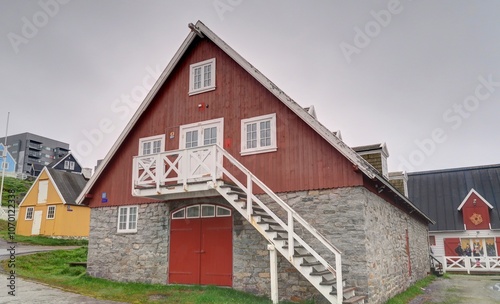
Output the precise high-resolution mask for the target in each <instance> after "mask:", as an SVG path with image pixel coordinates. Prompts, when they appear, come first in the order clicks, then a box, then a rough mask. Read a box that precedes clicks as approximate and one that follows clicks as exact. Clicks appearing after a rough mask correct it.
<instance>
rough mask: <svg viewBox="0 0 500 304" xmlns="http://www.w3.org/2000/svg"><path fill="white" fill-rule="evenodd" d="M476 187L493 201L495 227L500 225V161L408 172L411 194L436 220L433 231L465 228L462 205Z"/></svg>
mask: <svg viewBox="0 0 500 304" xmlns="http://www.w3.org/2000/svg"><path fill="white" fill-rule="evenodd" d="M472 189H474V191H475V192H477V193H478V194H479V195H480V197H483V198H484V200H485V201H486V202H487V203H488V204H490V206H491V207H492V209H491V211H490V220H491V228H492V229H500V210H499V209H500V164H497V165H490V166H478V167H466V168H455V169H447V170H435V171H426V172H413V173H408V196H409V198H410V199H411V201H412V202H413V203H414V204H415V205H417V207H419V208H420V209H421V210H422V211H423V212H425V213H426V214H428V215H429V216H430V217H431V218H433V219H435V220H436V224H434V225H430V226H429V230H430V231H461V230H464V222H463V217H462V213H461V211H459V210H458V207H459V206H460V205H461V204H462V203H463V202H464V200H465V199H466V198H467V197H468V196H469V195H470V193H471V190H472Z"/></svg>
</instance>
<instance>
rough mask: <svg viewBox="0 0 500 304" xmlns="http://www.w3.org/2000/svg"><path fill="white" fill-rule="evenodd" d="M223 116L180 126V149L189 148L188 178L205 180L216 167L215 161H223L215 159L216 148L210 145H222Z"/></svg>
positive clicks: (219, 158) (218, 173) (187, 161)
mask: <svg viewBox="0 0 500 304" xmlns="http://www.w3.org/2000/svg"><path fill="white" fill-rule="evenodd" d="M223 126H224V120H223V118H219V119H213V120H207V121H202V122H199V123H195V124H189V125H184V126H181V127H180V130H181V138H180V143H179V147H180V149H189V153H188V155H187V157H188V159H187V160H186V162H184V163H185V164H187V166H188V168H185V169H186V171H184V172H187V173H186V174H187V175H188V178H190V179H194V180H203V179H206V178H209V177H210V174H211V173H212V172H213V170H214V169H215V168H214V166H215V162H216V161H217V162H219V163H221V162H222V158H221V157H218V159H217V160H216V159H215V157H216V156H215V155H214V154H213V153H214V150H212V149H210V148H209V147H207V148H203V147H205V146H208V145H213V144H217V145H219V146H221V147H222V137H223ZM217 171H218V172H217V178H218V177H220V176H219V175H221V174H220V170H217Z"/></svg>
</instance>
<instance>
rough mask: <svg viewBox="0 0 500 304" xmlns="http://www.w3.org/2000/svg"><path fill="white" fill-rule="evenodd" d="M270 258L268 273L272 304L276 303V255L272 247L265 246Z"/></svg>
mask: <svg viewBox="0 0 500 304" xmlns="http://www.w3.org/2000/svg"><path fill="white" fill-rule="evenodd" d="M267 250H269V258H270V267H269V268H270V273H271V301H273V304H277V303H278V255H277V253H276V249H275V248H274V245H272V244H269V245H267Z"/></svg>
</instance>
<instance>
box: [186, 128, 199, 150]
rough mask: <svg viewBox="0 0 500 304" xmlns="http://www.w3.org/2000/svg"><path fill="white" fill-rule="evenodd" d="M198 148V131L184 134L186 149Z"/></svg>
mask: <svg viewBox="0 0 500 304" xmlns="http://www.w3.org/2000/svg"><path fill="white" fill-rule="evenodd" d="M194 147H198V130H196V131H189V132H186V148H194Z"/></svg>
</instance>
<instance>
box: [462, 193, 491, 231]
mask: <svg viewBox="0 0 500 304" xmlns="http://www.w3.org/2000/svg"><path fill="white" fill-rule="evenodd" d="M474 200H475V201H476V204H475V205H474ZM489 210H490V209H489V207H488V206H487V205H486V204H485V203H484V202H483V200H482V199H481V198H480V197H479V196H477V194H476V193H472V194H471V195H470V196H469V198H468V199H467V201H466V202H465V204H464V205H463V207H462V214H463V219H464V224H465V226H466V228H467V230H485V229H490V213H489Z"/></svg>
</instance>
